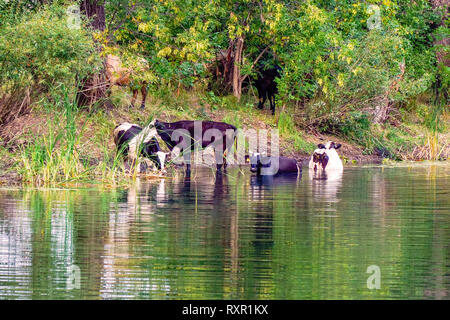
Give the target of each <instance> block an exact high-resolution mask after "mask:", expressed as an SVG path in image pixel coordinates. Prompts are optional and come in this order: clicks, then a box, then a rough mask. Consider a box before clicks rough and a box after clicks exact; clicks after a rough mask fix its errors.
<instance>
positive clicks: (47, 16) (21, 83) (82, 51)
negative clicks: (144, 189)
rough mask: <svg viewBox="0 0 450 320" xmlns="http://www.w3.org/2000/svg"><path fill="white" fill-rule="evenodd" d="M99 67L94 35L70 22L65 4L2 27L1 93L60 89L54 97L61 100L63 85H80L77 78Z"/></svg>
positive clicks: (0, 43)
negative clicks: (76, 27)
mask: <svg viewBox="0 0 450 320" xmlns="http://www.w3.org/2000/svg"><path fill="white" fill-rule="evenodd" d="M98 66H99V64H98V59H96V57H95V47H94V45H93V40H92V37H91V36H90V35H89V33H88V32H87V31H86V30H84V29H74V28H70V27H69V26H68V25H67V16H66V12H65V10H64V7H58V6H51V7H46V8H42V9H40V10H39V11H37V12H36V13H30V14H25V15H23V16H22V17H21V18H20V19H17V20H16V21H15V23H6V24H4V25H2V26H1V27H0V83H1V86H0V92H3V93H11V92H19V93H22V92H23V91H24V90H26V89H28V90H29V89H32V90H31V91H32V92H33V93H36V92H39V93H44V94H47V93H49V92H53V93H55V92H59V93H60V94H56V96H53V98H54V100H53V101H55V102H58V101H59V98H60V97H61V95H62V92H63V91H61V90H59V89H60V88H61V86H62V85H63V86H64V87H65V88H70V89H74V88H76V78H77V77H78V78H79V79H82V78H83V77H85V76H86V75H87V74H89V73H95V72H98V69H97V68H98ZM41 97H42V96H38V97H35V99H36V100H37V99H40V98H41ZM45 97H46V98H50V99H51V98H52V96H51V95H46V96H45Z"/></svg>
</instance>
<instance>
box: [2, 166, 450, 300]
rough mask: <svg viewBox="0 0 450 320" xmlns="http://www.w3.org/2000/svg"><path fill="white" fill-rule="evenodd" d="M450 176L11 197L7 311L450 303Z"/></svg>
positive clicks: (245, 179) (158, 184)
mask: <svg viewBox="0 0 450 320" xmlns="http://www.w3.org/2000/svg"><path fill="white" fill-rule="evenodd" d="M449 185H450V165H449V163H448V162H447V163H419V164H413V163H401V164H399V165H395V166H381V165H367V166H351V167H346V168H345V169H344V172H343V173H342V174H329V175H328V176H327V177H315V176H312V175H311V174H310V172H309V169H308V168H305V167H304V168H303V174H302V176H301V177H297V176H282V177H275V178H268V177H264V178H262V179H259V178H257V177H256V176H252V175H251V174H250V172H249V170H248V169H244V168H240V169H239V168H230V169H229V170H228V172H227V173H226V174H223V175H217V176H216V174H215V171H214V170H211V169H197V170H193V172H192V174H191V176H190V177H186V176H185V175H184V173H183V172H179V173H177V174H176V175H175V176H174V177H173V178H168V179H165V180H158V181H139V180H138V181H136V183H132V186H131V187H129V188H118V189H114V188H113V189H111V188H107V187H106V186H89V187H84V188H73V189H58V188H54V189H52V188H50V189H34V188H25V187H24V188H22V189H7V188H3V189H0V299H449V290H450V273H449V252H450V250H449V244H450V187H449Z"/></svg>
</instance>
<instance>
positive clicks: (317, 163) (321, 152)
mask: <svg viewBox="0 0 450 320" xmlns="http://www.w3.org/2000/svg"><path fill="white" fill-rule="evenodd" d="M340 147H341V144H340V143H334V142H333V141H328V142H327V144H325V145H324V144H322V143H320V144H318V145H317V149H316V150H314V153H313V155H312V156H311V159H310V161H309V168H310V169H313V170H314V171H331V170H343V169H344V166H343V165H342V161H341V159H340V158H339V155H338V154H337V152H336V150H337V149H339V148H340Z"/></svg>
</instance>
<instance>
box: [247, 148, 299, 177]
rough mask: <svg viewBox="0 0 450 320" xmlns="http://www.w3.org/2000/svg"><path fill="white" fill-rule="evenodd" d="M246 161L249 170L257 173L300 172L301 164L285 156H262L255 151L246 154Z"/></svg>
mask: <svg viewBox="0 0 450 320" xmlns="http://www.w3.org/2000/svg"><path fill="white" fill-rule="evenodd" d="M247 162H249V163H250V171H251V172H253V173H256V174H257V175H261V174H263V175H277V174H287V173H290V174H292V173H295V174H300V173H301V172H302V168H301V165H299V164H298V162H297V160H295V159H292V158H287V157H270V156H262V155H261V154H260V153H256V152H255V153H253V154H252V155H250V156H247Z"/></svg>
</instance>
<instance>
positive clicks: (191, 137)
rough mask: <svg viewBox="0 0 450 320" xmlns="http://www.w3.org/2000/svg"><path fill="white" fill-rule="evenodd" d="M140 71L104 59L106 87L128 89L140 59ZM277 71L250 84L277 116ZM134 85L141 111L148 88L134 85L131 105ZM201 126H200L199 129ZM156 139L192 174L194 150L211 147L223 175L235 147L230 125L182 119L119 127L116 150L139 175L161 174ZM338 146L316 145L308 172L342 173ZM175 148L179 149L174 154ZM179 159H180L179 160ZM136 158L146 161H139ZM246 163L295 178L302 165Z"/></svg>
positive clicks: (251, 158)
mask: <svg viewBox="0 0 450 320" xmlns="http://www.w3.org/2000/svg"><path fill="white" fill-rule="evenodd" d="M138 65H139V66H138V67H137V68H139V69H140V70H131V69H130V68H125V67H124V66H123V65H122V62H121V61H120V58H118V57H116V56H113V55H108V56H107V58H106V74H107V78H108V82H109V84H110V85H120V86H130V84H131V82H132V81H131V75H132V74H133V72H140V71H142V68H145V67H146V61H145V60H143V59H142V61H139V63H138ZM281 71H282V70H281V68H280V67H279V66H274V67H272V68H268V69H261V70H259V72H258V77H256V78H254V79H252V80H251V83H252V84H253V85H254V86H255V87H256V89H257V90H258V98H259V103H258V108H260V109H262V108H263V107H264V103H265V101H266V100H267V99H268V100H269V102H270V109H271V111H272V114H275V95H276V94H277V83H276V78H278V77H279V76H280V73H281ZM138 87H140V90H141V93H142V103H141V108H145V98H146V95H147V84H146V83H144V82H142V83H140V86H133V87H132V91H133V97H132V100H131V106H132V107H134V104H135V102H136V99H137V95H138V89H137V88H138ZM199 123H201V125H198V124H199ZM157 137H159V138H160V139H161V140H162V141H164V143H165V144H166V145H167V147H168V149H169V150H170V152H171V154H170V156H172V157H173V154H174V151H178V153H179V154H180V150H181V151H182V152H181V154H182V157H183V159H184V163H185V164H186V167H187V170H190V167H191V161H190V155H191V154H192V151H194V150H195V149H196V148H197V147H198V148H199V149H206V148H207V147H209V146H213V147H214V157H215V163H216V166H217V172H221V170H222V166H223V168H224V170H226V167H227V161H226V159H227V157H226V156H225V155H226V153H227V151H229V150H230V149H231V148H232V147H233V145H234V144H235V141H236V137H237V129H236V127H234V126H232V125H231V124H228V123H224V122H214V121H192V120H183V121H177V122H171V123H170V122H161V121H158V120H154V121H152V122H151V123H150V124H149V125H148V126H146V127H145V128H141V127H140V126H138V125H136V124H131V123H127V122H126V123H122V124H120V125H118V126H117V127H116V128H115V129H114V142H115V144H116V147H117V149H118V151H119V152H120V153H121V154H123V155H124V156H126V159H127V162H126V163H127V165H128V166H129V167H130V168H131V167H135V168H136V170H137V172H139V173H140V172H142V171H143V170H146V169H145V167H149V166H152V163H153V165H154V167H156V169H157V170H159V171H161V172H165V163H166V161H167V156H168V154H167V153H164V152H163V151H162V150H161V147H160V145H159V143H158V140H157ZM340 147H341V145H340V144H336V143H334V142H331V141H330V142H328V143H327V144H325V145H324V144H319V145H318V148H317V149H316V150H315V151H314V153H313V155H312V156H311V159H310V161H309V168H310V169H311V171H312V172H319V173H320V172H326V171H342V170H343V166H342V161H341V159H340V158H339V156H338V154H337V152H336V150H337V149H339V148H340ZM175 149H178V150H175ZM177 157H178V156H177ZM140 158H142V159H144V160H145V161H144V162H141V161H138V160H139V159H140ZM245 159H246V163H247V164H250V169H251V171H252V172H254V173H256V174H257V176H260V175H269V176H274V175H280V174H299V173H301V167H302V166H301V163H300V164H299V163H298V162H297V160H295V159H292V158H287V157H279V156H267V155H264V154H260V153H255V152H253V153H251V154H250V155H247V156H246V157H245Z"/></svg>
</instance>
